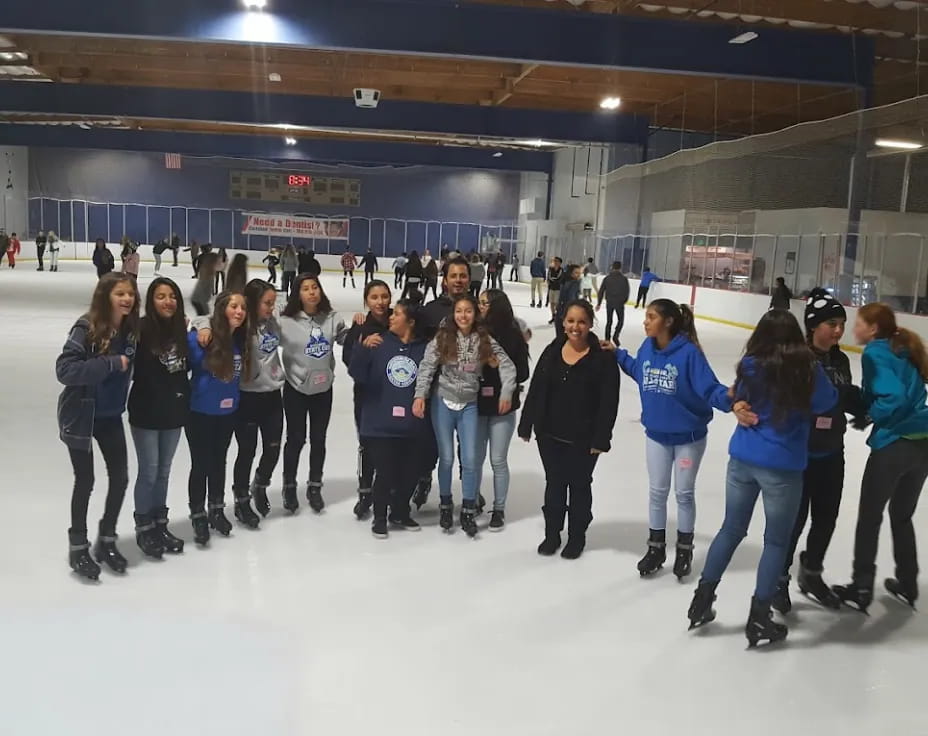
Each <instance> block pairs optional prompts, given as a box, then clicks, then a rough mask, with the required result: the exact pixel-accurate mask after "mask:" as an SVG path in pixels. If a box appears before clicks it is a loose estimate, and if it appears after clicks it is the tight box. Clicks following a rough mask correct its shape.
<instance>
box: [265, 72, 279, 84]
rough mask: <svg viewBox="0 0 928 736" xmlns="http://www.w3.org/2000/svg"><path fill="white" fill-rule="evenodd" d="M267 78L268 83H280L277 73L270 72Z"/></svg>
mask: <svg viewBox="0 0 928 736" xmlns="http://www.w3.org/2000/svg"><path fill="white" fill-rule="evenodd" d="M267 78H268V81H270V82H279V81H280V75H279V74H278V73H277V72H271V73H270V74H268V75H267Z"/></svg>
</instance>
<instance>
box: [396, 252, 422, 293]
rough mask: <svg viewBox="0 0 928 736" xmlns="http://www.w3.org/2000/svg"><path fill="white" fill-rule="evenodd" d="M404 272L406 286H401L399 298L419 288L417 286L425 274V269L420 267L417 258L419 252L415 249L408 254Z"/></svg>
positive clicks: (420, 264) (420, 263)
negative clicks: (401, 291) (401, 290)
mask: <svg viewBox="0 0 928 736" xmlns="http://www.w3.org/2000/svg"><path fill="white" fill-rule="evenodd" d="M405 274H406V286H405V287H403V295H402V297H400V298H401V299H405V298H406V297H408V296H409V295H410V294H411V293H412V292H414V291H418V290H419V286H420V284H421V283H422V278H423V276H424V274H425V269H423V268H422V261H421V260H420V259H419V254H418V253H417V252H416V251H413V252H412V253H410V254H409V260H408V261H406V269H405Z"/></svg>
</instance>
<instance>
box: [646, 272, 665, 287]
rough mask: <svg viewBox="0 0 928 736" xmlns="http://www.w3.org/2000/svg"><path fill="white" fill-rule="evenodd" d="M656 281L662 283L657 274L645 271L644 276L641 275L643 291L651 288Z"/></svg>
mask: <svg viewBox="0 0 928 736" xmlns="http://www.w3.org/2000/svg"><path fill="white" fill-rule="evenodd" d="M655 281H660V278H659V277H658V275H657V274H656V273H654V271H645V272H644V273H643V274H641V288H642V289H647V288H649V287H650V286H651V284H653V283H654V282H655Z"/></svg>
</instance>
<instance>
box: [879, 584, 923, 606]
mask: <svg viewBox="0 0 928 736" xmlns="http://www.w3.org/2000/svg"><path fill="white" fill-rule="evenodd" d="M883 585H884V587H885V588H886V592H887V593H889V594H890V595H891V596H893V597H894V598H896V599H897V600H899V601H902V602H903V603H905V604H906V605H907V606H910V607H911V608H912V609H913V610H914V609H915V601H917V600H918V585H916V584H915V583H911V584H906V583H903V582H902V581H901V580H897V579H896V578H886V580H884V581H883Z"/></svg>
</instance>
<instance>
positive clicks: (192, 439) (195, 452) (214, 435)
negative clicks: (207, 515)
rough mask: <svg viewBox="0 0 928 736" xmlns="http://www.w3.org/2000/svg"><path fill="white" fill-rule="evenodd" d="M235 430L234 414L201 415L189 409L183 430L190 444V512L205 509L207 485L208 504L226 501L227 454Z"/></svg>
mask: <svg viewBox="0 0 928 736" xmlns="http://www.w3.org/2000/svg"><path fill="white" fill-rule="evenodd" d="M234 429H235V414H219V415H213V414H200V413H199V412H195V411H192V412H190V417H189V418H188V419H187V426H186V427H184V432H185V434H186V435H187V445H188V446H189V447H190V478H189V479H188V481H187V499H188V501H189V503H190V512H191V513H194V514H197V513H201V512H203V511H205V510H206V498H207V488H208V489H209V493H208V495H209V505H210V506H222V505H223V504H224V503H225V500H224V499H225V485H226V455H228V453H229V445H230V444H231V442H232V432H233V431H234Z"/></svg>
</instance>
